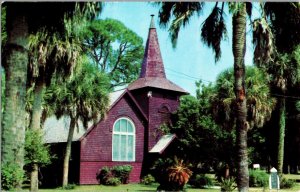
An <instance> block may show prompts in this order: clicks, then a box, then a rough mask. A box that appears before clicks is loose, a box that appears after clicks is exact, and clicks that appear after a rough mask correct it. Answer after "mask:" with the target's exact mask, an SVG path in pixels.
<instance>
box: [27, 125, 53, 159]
mask: <svg viewBox="0 0 300 192" xmlns="http://www.w3.org/2000/svg"><path fill="white" fill-rule="evenodd" d="M49 152H50V151H49V146H47V145H45V144H44V143H43V136H42V133H41V131H40V130H30V129H29V130H26V135H25V164H26V165H33V164H39V165H47V164H50V162H51V157H50V154H49Z"/></svg>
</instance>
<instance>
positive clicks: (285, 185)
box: [280, 178, 296, 189]
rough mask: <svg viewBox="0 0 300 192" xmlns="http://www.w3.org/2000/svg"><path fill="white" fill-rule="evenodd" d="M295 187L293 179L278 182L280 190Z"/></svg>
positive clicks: (283, 179)
mask: <svg viewBox="0 0 300 192" xmlns="http://www.w3.org/2000/svg"><path fill="white" fill-rule="evenodd" d="M295 185H296V181H295V180H293V179H286V178H282V179H281V181H280V189H290V188H292V187H294V186H295Z"/></svg>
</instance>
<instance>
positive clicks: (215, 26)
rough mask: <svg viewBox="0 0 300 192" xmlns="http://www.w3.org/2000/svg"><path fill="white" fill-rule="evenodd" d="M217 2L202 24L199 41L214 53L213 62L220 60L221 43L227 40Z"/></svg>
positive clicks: (222, 17)
mask: <svg viewBox="0 0 300 192" xmlns="http://www.w3.org/2000/svg"><path fill="white" fill-rule="evenodd" d="M217 5H218V2H217V3H216V6H215V7H214V8H213V10H212V12H211V14H210V15H209V16H208V17H207V19H206V20H205V21H204V22H203V23H202V29H201V40H202V41H203V42H204V43H205V44H206V45H207V46H208V47H211V48H212V49H213V51H214V53H215V62H217V61H219V59H220V58H221V47H220V46H221V41H222V39H226V38H227V29H226V25H225V21H224V14H225V13H224V11H223V8H224V7H223V6H224V2H223V3H222V8H219V7H218V6H217Z"/></svg>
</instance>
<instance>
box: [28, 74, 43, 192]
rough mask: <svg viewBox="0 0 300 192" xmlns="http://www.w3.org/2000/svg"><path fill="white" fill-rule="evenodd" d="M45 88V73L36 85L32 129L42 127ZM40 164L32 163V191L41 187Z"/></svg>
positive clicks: (36, 129) (35, 129)
mask: <svg viewBox="0 0 300 192" xmlns="http://www.w3.org/2000/svg"><path fill="white" fill-rule="evenodd" d="M44 89H45V83H44V77H43V74H42V76H41V77H39V78H38V80H37V82H36V85H35V87H34V93H33V94H34V100H33V105H32V114H31V121H30V125H29V127H30V129H31V130H33V131H39V130H40V129H41V116H42V103H43V95H44V94H43V92H44ZM38 169H39V168H38V164H36V163H34V164H33V165H32V170H31V174H30V191H31V192H36V191H38V189H39V178H38Z"/></svg>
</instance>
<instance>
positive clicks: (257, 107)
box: [212, 67, 275, 128]
mask: <svg viewBox="0 0 300 192" xmlns="http://www.w3.org/2000/svg"><path fill="white" fill-rule="evenodd" d="M269 81H270V80H269V79H268V76H267V75H266V74H265V73H264V72H263V71H261V70H260V69H258V68H256V67H247V68H246V76H245V86H246V89H247V108H248V110H247V111H248V115H247V120H248V122H249V128H253V127H262V126H263V125H264V123H265V122H266V121H268V120H269V119H270V117H271V113H272V111H273V109H274V107H275V99H274V98H272V97H271V96H270V88H269V84H268V83H269ZM233 87H234V76H233V69H232V68H231V69H228V70H225V71H224V72H222V73H221V74H220V75H219V76H218V78H217V82H216V90H217V94H216V95H215V96H214V97H213V98H212V105H213V110H214V116H215V117H216V120H217V122H218V123H221V124H222V125H223V126H225V127H232V126H233V125H234V122H235V120H236V118H235V117H236V114H235V112H234V104H235V103H234V101H235V95H234V89H233Z"/></svg>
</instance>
